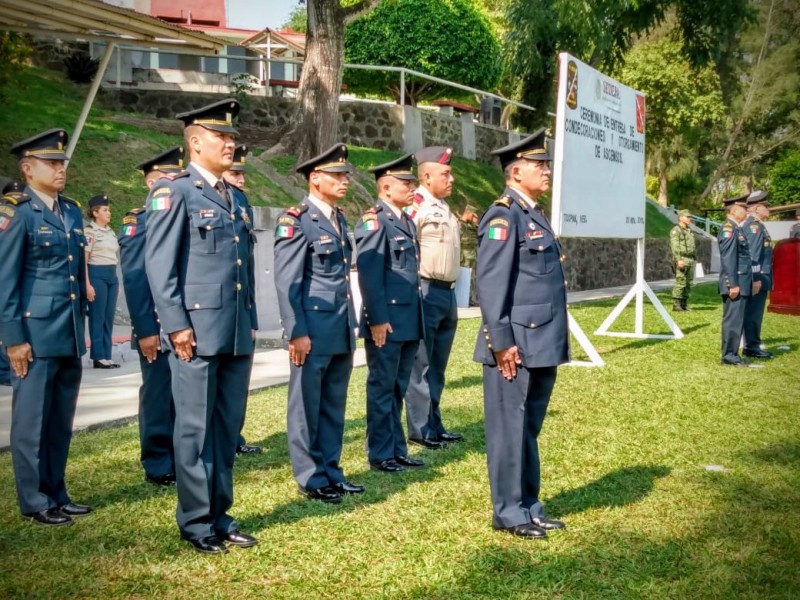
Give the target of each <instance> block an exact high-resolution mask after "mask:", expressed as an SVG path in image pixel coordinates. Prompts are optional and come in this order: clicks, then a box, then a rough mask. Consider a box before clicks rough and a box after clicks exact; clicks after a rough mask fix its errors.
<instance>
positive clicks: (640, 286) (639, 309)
mask: <svg viewBox="0 0 800 600" xmlns="http://www.w3.org/2000/svg"><path fill="white" fill-rule="evenodd" d="M643 290H644V238H640V239H638V240H636V320H635V328H634V332H635V333H636V335H642V333H643V332H644V326H643V323H644V299H643V295H644V294H643V293H642V292H643Z"/></svg>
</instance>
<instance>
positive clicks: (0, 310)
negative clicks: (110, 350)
mask: <svg viewBox="0 0 800 600" xmlns="http://www.w3.org/2000/svg"><path fill="white" fill-rule="evenodd" d="M67 137H68V136H67V133H66V131H64V130H63V129H51V130H49V131H45V132H44V133H40V134H38V135H35V136H33V137H31V138H28V139H26V140H23V141H21V142H17V143H16V144H14V145H13V146H12V147H11V153H12V154H14V155H15V156H16V158H17V159H18V160H19V165H20V169H21V171H22V174H23V176H24V179H25V184H26V186H25V189H24V190H23V191H22V192H21V193H16V194H9V195H7V196H5V197H4V198H3V201H4V202H3V204H2V205H0V256H2V257H3V260H2V261H0V281H2V282H3V285H2V286H0V340H3V344H4V346H5V347H6V351H7V353H8V358H9V363H10V364H11V369H12V376H11V385H12V388H13V399H12V412H11V460H12V463H13V465H14V477H15V480H16V484H17V498H18V501H19V507H20V511H21V512H22V514H23V515H24V516H25V517H28V518H30V519H32V520H33V521H34V522H36V523H39V524H41V525H71V524H72V518H73V517H80V516H84V515H87V514H89V513H90V512H91V508H89V507H88V506H82V505H79V504H75V503H73V502H72V501H71V500H70V497H69V495H68V494H67V487H66V484H65V483H64V474H65V471H66V466H67V455H68V454H69V445H70V440H71V439H72V421H73V418H74V416H75V407H76V404H77V401H78V391H79V389H80V384H81V375H82V368H81V356H82V355H83V354H84V353H85V352H86V343H85V339H84V329H83V323H84V318H85V316H86V288H85V282H86V278H85V274H86V270H85V264H84V247H85V245H86V238H85V237H84V233H83V218H82V217H81V211H80V207H79V205H78V203H77V202H75V201H74V200H71V199H69V198H67V197H66V196H62V195H61V190H63V189H64V184H65V183H66V176H67V168H66V161H67V160H68V157H67V155H66V153H65V148H66V145H67Z"/></svg>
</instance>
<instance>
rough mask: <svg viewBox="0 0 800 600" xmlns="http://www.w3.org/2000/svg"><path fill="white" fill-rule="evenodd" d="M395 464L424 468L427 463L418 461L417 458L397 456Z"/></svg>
mask: <svg viewBox="0 0 800 600" xmlns="http://www.w3.org/2000/svg"><path fill="white" fill-rule="evenodd" d="M394 462H396V463H397V464H398V465H401V466H403V467H414V468H417V467H424V466H425V463H424V462H423V461H421V460H417V459H416V458H411V457H410V456H395V457H394Z"/></svg>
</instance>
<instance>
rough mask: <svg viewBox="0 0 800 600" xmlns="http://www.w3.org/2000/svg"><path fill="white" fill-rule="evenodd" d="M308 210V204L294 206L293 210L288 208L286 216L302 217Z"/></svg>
mask: <svg viewBox="0 0 800 600" xmlns="http://www.w3.org/2000/svg"><path fill="white" fill-rule="evenodd" d="M307 210H308V204H299V205H297V206H292V207H291V208H287V209H286V214H287V215H291V216H293V217H295V218H296V217H299V216H300V215H302V214H303V213H304V212H306V211H307Z"/></svg>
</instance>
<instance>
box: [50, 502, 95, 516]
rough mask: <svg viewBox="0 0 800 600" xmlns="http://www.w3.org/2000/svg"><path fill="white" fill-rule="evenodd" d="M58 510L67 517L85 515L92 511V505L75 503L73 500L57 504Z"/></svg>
mask: <svg viewBox="0 0 800 600" xmlns="http://www.w3.org/2000/svg"><path fill="white" fill-rule="evenodd" d="M58 510H60V511H61V512H62V513H64V514H65V515H67V516H68V517H85V516H86V515H88V514H89V513H90V512H92V507H91V506H84V505H83V504H75V503H74V502H67V503H66V504H65V505H64V506H59V507H58Z"/></svg>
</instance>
